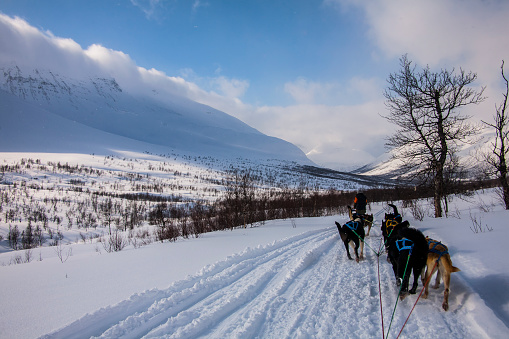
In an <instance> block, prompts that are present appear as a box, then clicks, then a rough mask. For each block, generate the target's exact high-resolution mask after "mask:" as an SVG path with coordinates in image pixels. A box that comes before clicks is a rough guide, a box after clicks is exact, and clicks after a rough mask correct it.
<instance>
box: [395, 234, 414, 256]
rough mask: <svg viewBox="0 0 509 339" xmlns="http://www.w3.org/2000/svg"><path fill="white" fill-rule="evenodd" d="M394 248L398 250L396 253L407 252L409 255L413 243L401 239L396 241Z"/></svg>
mask: <svg viewBox="0 0 509 339" xmlns="http://www.w3.org/2000/svg"><path fill="white" fill-rule="evenodd" d="M396 247H397V248H398V251H400V252H401V251H405V250H409V251H410V253H412V249H413V248H414V242H413V241H412V240H410V239H407V238H403V239H399V240H396Z"/></svg>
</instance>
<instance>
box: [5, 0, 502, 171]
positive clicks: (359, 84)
mask: <svg viewBox="0 0 509 339" xmlns="http://www.w3.org/2000/svg"><path fill="white" fill-rule="evenodd" d="M0 12H1V13H3V14H4V15H6V16H8V17H10V18H11V19H12V18H14V17H19V18H21V19H22V20H24V21H26V23H28V25H30V26H33V27H35V28H36V29H37V30H39V31H40V32H41V33H42V34H45V35H46V36H47V37H49V38H64V39H72V41H74V42H75V43H77V44H78V45H79V46H80V47H81V49H82V50H83V51H84V52H85V53H86V52H87V51H89V52H90V50H91V48H90V46H101V47H102V48H103V50H102V53H103V55H104V54H108V53H110V54H115V52H120V54H122V55H123V56H124V58H123V60H126V59H128V61H129V62H128V63H126V65H127V64H130V65H131V66H132V65H133V64H134V65H136V66H139V67H142V68H144V69H146V70H150V69H155V70H157V71H159V72H161V73H162V74H163V75H166V76H168V77H171V78H172V79H173V78H177V79H179V81H180V80H182V82H184V86H185V87H186V91H187V93H188V94H187V96H189V97H191V98H192V99H194V100H197V101H200V102H202V103H205V104H209V105H211V106H214V107H215V108H218V109H220V110H223V111H225V112H227V113H229V114H231V115H234V116H236V117H238V118H240V119H241V120H243V121H245V122H246V123H248V124H250V125H251V126H253V127H255V128H257V129H259V130H260V131H262V132H264V133H266V134H269V135H272V136H276V137H280V138H283V139H285V140H288V141H290V142H293V143H294V144H296V145H298V146H299V147H301V149H303V150H304V151H305V152H306V153H307V154H309V157H310V158H311V159H312V160H314V161H316V162H317V163H320V164H323V165H327V166H329V167H334V168H343V167H347V166H350V165H352V166H353V165H356V164H362V163H366V162H369V161H372V160H373V159H375V158H376V157H377V156H379V155H381V154H382V153H383V152H384V147H383V144H384V137H385V136H386V135H388V134H390V132H391V126H390V125H388V123H387V122H386V121H385V120H384V119H383V118H381V117H380V114H384V111H385V107H384V105H383V89H384V87H385V84H386V83H385V79H386V78H387V76H388V75H389V73H390V72H395V71H397V69H398V59H399V58H400V57H401V55H403V54H405V53H408V55H409V57H410V59H411V60H414V61H415V62H416V63H417V64H418V65H422V66H425V65H427V64H429V65H430V67H432V68H434V69H440V68H441V67H448V68H451V67H456V68H459V67H463V68H465V69H467V70H472V71H474V72H477V73H478V75H479V84H480V85H484V86H488V89H487V93H488V95H489V96H490V97H491V98H492V100H491V101H490V100H488V101H487V102H486V105H485V107H486V108H484V106H483V107H482V108H478V109H477V111H476V112H474V114H473V115H476V116H478V117H479V118H484V119H486V116H488V117H490V116H491V114H492V112H491V111H492V107H494V102H497V101H500V99H501V96H500V93H501V90H500V81H499V80H500V79H499V78H500V74H499V70H500V63H501V60H502V59H505V60H506V62H509V42H508V40H509V39H508V38H507V32H508V31H509V24H508V23H507V22H508V21H509V20H508V19H507V18H509V1H504V0H487V1H478V0H429V1H417V0H415V1H413V0H387V1H376V0H364V1H356V0H323V1H318V0H317V1H311V0H288V1H278V0H272V1H265V0H260V1H254V0H252V1H240V0H237V1H235V0H230V1H214V0H117V1H110V0H107V1H104V0H88V1H78V0H76V1H66V0H60V1H57V0H45V1H35V0H32V1H27V0H0ZM0 48H2V47H0ZM117 54H118V53H117ZM115 67H117V68H120V66H119V65H118V62H117V63H115ZM126 67H127V66H126ZM488 104H489V105H488ZM481 111H482V113H479V112H481ZM488 113H489V114H488Z"/></svg>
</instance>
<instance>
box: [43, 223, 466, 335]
mask: <svg viewBox="0 0 509 339" xmlns="http://www.w3.org/2000/svg"><path fill="white" fill-rule="evenodd" d="M377 239H378V238H377V237H376V236H372V238H367V241H368V242H370V241H371V242H373V243H376V242H377V241H378V240H377ZM374 247H375V248H376V247H377V246H376V244H375V246H374ZM365 256H366V260H364V261H361V262H360V263H359V264H357V263H356V262H355V261H350V260H348V259H347V257H346V253H345V249H344V245H343V243H342V242H341V241H340V240H339V236H338V232H337V229H336V228H335V227H334V228H325V229H320V230H316V231H310V232H306V233H303V234H300V235H298V236H294V237H291V238H288V239H284V240H281V241H277V242H274V243H272V244H270V245H267V246H259V247H257V248H254V249H246V250H245V251H243V252H241V253H239V254H235V255H232V256H230V257H228V258H227V259H226V260H224V261H221V262H217V263H215V264H213V265H210V266H207V267H205V268H203V269H202V270H201V271H200V272H199V273H197V274H196V275H194V276H190V277H188V278H187V279H185V280H182V281H179V282H176V283H174V284H173V285H171V286H170V287H169V288H168V289H166V290H151V291H146V292H144V293H141V294H136V295H133V296H132V297H131V298H129V299H128V300H125V301H122V302H120V303H119V304H116V305H113V306H109V307H105V308H102V309H100V310H98V311H96V312H94V313H92V314H88V315H86V316H84V317H82V318H80V319H78V320H76V321H75V322H73V323H71V324H69V325H68V326H66V327H64V328H62V329H59V330H57V331H55V332H53V333H50V334H48V335H46V336H44V337H43V338H87V337H100V338H141V337H146V338H158V337H164V338H199V337H206V338H325V337H336V338H341V337H356V338H372V337H378V338H382V337H383V334H382V328H381V318H380V305H379V295H378V278H377V266H376V260H377V259H376V255H375V254H374V253H373V252H372V251H370V250H369V248H367V247H365ZM380 275H381V281H382V299H383V306H384V318H385V322H386V324H388V322H389V319H388V317H390V315H391V312H392V307H393V305H394V303H395V301H396V294H397V290H396V287H395V284H394V277H393V273H392V267H391V266H390V265H389V264H388V263H387V262H386V260H385V256H382V257H381V258H380ZM442 291H443V290H442ZM435 294H436V293H430V299H429V300H425V301H419V304H418V306H417V309H416V310H415V311H414V314H413V315H412V317H413V318H411V320H410V321H409V323H408V324H407V327H406V328H405V332H404V333H406V335H405V337H430V336H439V335H441V336H443V335H446V337H458V338H459V337H475V335H474V333H471V331H472V329H471V328H472V327H471V326H467V325H466V324H462V323H458V321H457V319H456V318H457V317H454V310H453V311H451V312H449V313H445V312H441V311H440V306H441V302H437V300H436V299H437V298H439V297H440V295H438V296H437V298H432V296H435ZM414 301H415V297H414V296H411V297H408V298H407V299H405V300H404V301H402V302H400V303H399V304H398V310H397V312H396V315H395V318H394V322H393V324H392V329H391V334H390V336H389V337H390V338H395V337H396V336H397V333H398V332H399V330H400V328H401V326H402V324H403V322H404V321H405V319H406V316H407V315H408V312H409V310H410V309H411V307H412V306H413V303H414ZM421 304H422V305H421ZM419 307H425V308H428V311H427V312H426V314H428V316H427V317H426V319H420V318H419V316H418V315H415V314H416V313H417V314H418V313H419V310H418V309H419ZM429 309H432V312H430V311H429ZM429 314H433V316H432V317H431V316H430V315H429ZM430 317H431V319H430ZM429 324H434V326H433V327H432V328H430V326H429ZM386 326H387V325H386ZM385 330H386V331H387V328H386V329H385Z"/></svg>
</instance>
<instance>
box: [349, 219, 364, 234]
mask: <svg viewBox="0 0 509 339" xmlns="http://www.w3.org/2000/svg"><path fill="white" fill-rule="evenodd" d="M360 224H361V223H360V222H358V221H353V220H350V221H349V222H347V223H346V224H345V226H346V227H348V228H349V229H351V230H352V231H354V232H355V231H357V228H359V225H360Z"/></svg>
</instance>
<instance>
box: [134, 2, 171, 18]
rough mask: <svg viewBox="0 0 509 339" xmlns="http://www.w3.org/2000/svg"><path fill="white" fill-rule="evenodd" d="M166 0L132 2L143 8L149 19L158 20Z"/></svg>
mask: <svg viewBox="0 0 509 339" xmlns="http://www.w3.org/2000/svg"><path fill="white" fill-rule="evenodd" d="M163 3H164V0H131V4H133V5H134V6H136V7H138V8H139V9H141V11H142V12H143V13H145V17H146V18H147V19H149V20H152V19H155V20H158V19H159V16H160V11H161V10H162V9H163Z"/></svg>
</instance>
